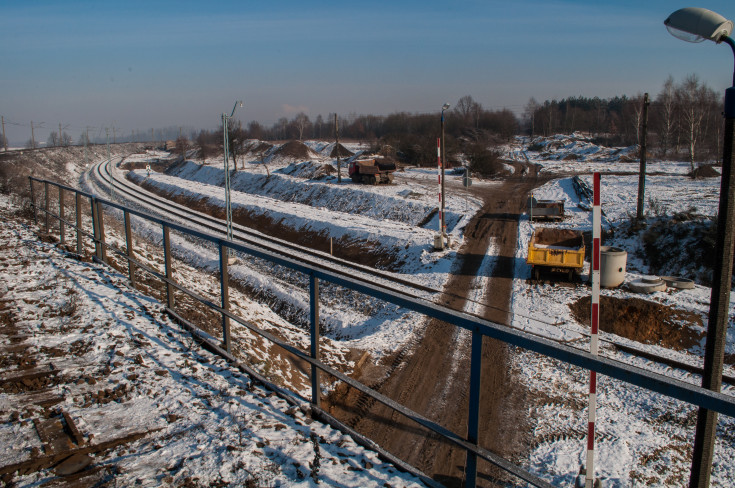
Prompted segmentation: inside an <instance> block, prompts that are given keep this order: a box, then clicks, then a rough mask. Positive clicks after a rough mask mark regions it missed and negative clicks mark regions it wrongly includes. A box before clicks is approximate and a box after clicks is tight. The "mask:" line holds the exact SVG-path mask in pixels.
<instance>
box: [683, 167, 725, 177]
mask: <svg viewBox="0 0 735 488" xmlns="http://www.w3.org/2000/svg"><path fill="white" fill-rule="evenodd" d="M688 176H691V177H692V178H717V177H718V176H720V172H719V171H717V170H716V169H715V168H714V167H713V166H712V165H711V164H705V165H703V166H699V167H698V168H696V169H695V170H694V171H690V172H689V175H688Z"/></svg>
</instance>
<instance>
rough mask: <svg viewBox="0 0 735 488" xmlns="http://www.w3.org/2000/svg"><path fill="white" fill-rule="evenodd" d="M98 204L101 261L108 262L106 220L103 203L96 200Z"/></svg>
mask: <svg viewBox="0 0 735 488" xmlns="http://www.w3.org/2000/svg"><path fill="white" fill-rule="evenodd" d="M96 203H97V228H98V229H99V239H100V259H101V260H102V261H103V262H105V263H106V262H107V246H106V245H105V218H104V212H103V211H102V202H101V201H99V200H96Z"/></svg>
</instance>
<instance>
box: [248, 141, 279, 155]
mask: <svg viewBox="0 0 735 488" xmlns="http://www.w3.org/2000/svg"><path fill="white" fill-rule="evenodd" d="M271 148H273V144H268V143H267V142H263V141H258V142H254V143H253V144H251V145H250V146H249V147H248V152H249V153H251V154H260V153H264V152H267V151H270V150H271Z"/></svg>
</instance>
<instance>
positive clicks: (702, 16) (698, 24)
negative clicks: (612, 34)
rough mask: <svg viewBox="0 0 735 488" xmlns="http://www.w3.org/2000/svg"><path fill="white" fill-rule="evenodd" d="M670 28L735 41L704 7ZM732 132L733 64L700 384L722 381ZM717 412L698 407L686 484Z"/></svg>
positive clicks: (702, 474)
mask: <svg viewBox="0 0 735 488" xmlns="http://www.w3.org/2000/svg"><path fill="white" fill-rule="evenodd" d="M664 25H666V28H667V29H668V30H669V32H670V33H671V34H672V35H673V36H675V37H677V38H679V39H682V40H684V41H688V42H701V41H704V40H710V41H714V42H716V43H717V44H720V43H722V42H724V43H726V44H728V45H729V46H730V48H731V49H732V52H733V55H735V41H733V40H732V38H730V34H731V33H732V29H733V23H732V21H731V20H728V19H726V18H724V17H723V16H721V15H720V14H717V13H715V12H712V11H711V10H707V9H703V8H683V9H681V10H677V11H676V12H674V13H673V14H671V15H670V16H669V18H668V19H666V20H665V21H664ZM734 135H735V70H733V86H732V87H730V88H728V89H727V90H725V140H724V147H723V153H722V178H721V181H720V206H719V211H718V216H717V243H716V248H715V265H714V269H713V276H712V292H711V296H710V308H709V323H708V324H707V339H706V343H705V351H704V373H703V374H702V387H703V388H707V389H709V390H712V391H717V392H719V391H720V388H721V386H722V363H723V359H724V352H725V342H726V339H727V338H726V334H727V325H728V320H729V313H728V312H729V306H730V289H731V287H732V286H731V285H732V262H733V245H734V244H735V240H734V239H733V218H735V188H733V186H734V185H735V175H734V174H733V172H732V160H733V136H734ZM716 427H717V413H716V412H712V411H710V410H707V409H705V408H701V407H700V408H699V412H698V413H697V429H696V431H695V434H694V452H693V456H692V470H691V474H690V477H689V486H690V487H692V488H693V487H702V488H704V487H706V486H709V478H710V472H711V471H712V457H713V451H714V445H715V429H716Z"/></svg>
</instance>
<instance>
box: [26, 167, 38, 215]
mask: <svg viewBox="0 0 735 488" xmlns="http://www.w3.org/2000/svg"><path fill="white" fill-rule="evenodd" d="M28 182H29V183H30V185H31V208H32V209H33V222H35V224H36V225H38V215H37V214H36V196H35V194H34V190H33V177H32V176H29V177H28Z"/></svg>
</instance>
